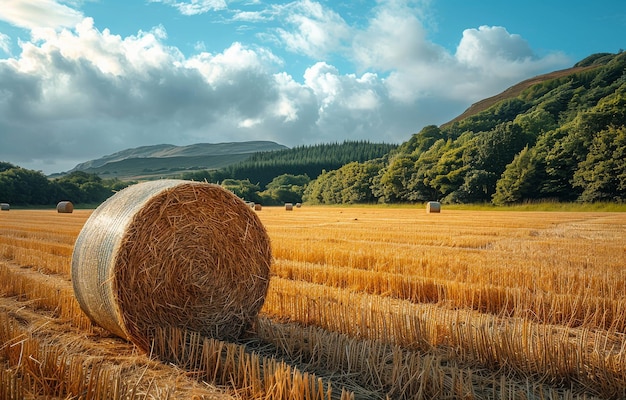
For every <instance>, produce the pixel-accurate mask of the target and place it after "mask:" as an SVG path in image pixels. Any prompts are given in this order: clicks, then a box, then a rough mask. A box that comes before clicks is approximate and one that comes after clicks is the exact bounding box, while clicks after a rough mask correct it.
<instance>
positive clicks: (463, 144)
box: [304, 52, 626, 205]
mask: <svg viewBox="0 0 626 400" xmlns="http://www.w3.org/2000/svg"><path fill="white" fill-rule="evenodd" d="M577 66H584V67H591V68H588V69H585V70H584V71H581V72H577V73H573V74H570V75H567V76H563V77H560V78H557V79H551V80H548V81H544V82H541V83H537V84H535V85H533V86H531V87H529V88H527V89H526V90H524V91H522V92H521V93H520V94H519V95H517V96H515V97H513V98H508V99H503V100H502V101H500V102H498V103H496V104H494V105H493V106H491V107H490V108H488V109H486V110H484V111H482V112H480V113H477V114H475V115H472V116H470V117H467V118H464V119H462V120H460V121H457V122H454V123H452V124H447V125H444V126H441V127H437V126H427V127H425V128H423V129H422V130H421V131H420V132H419V133H417V134H415V135H413V136H412V137H411V138H410V139H409V140H408V141H407V142H405V143H403V144H402V145H401V146H400V147H399V148H398V149H396V150H394V151H392V152H391V153H390V154H389V155H388V156H387V157H386V158H384V159H381V160H372V161H367V162H365V163H361V164H354V163H351V164H348V165H345V166H343V167H342V168H339V169H338V170H336V171H329V172H326V173H324V174H322V175H321V176H320V177H318V178H317V179H316V180H315V181H313V182H311V183H310V184H309V185H308V186H307V188H306V191H305V193H304V199H305V200H306V201H309V202H312V203H326V204H329V203H330V204H332V203H346V202H363V201H366V202H386V203H395V202H424V201H430V200H439V201H442V202H444V203H478V202H480V203H483V202H492V203H494V204H496V205H501V204H512V203H518V202H522V201H534V200H545V199H550V200H556V201H581V202H596V201H609V202H624V201H625V200H626V127H625V125H626V53H624V52H620V53H618V54H596V55H593V56H591V57H588V58H587V59H585V60H583V61H581V62H580V63H578V64H577ZM357 176H358V178H357Z"/></svg>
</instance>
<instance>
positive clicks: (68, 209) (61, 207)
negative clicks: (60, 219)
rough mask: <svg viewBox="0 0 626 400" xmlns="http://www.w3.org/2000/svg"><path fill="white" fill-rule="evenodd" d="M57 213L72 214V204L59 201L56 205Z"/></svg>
mask: <svg viewBox="0 0 626 400" xmlns="http://www.w3.org/2000/svg"><path fill="white" fill-rule="evenodd" d="M57 212H59V213H72V212H74V204H72V202H71V201H59V203H58V204H57Z"/></svg>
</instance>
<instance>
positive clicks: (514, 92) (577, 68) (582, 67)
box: [441, 53, 611, 128]
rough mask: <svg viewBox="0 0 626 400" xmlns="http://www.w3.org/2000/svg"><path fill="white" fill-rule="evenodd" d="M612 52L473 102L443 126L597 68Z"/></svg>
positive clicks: (592, 57) (528, 80) (539, 76)
mask: <svg viewBox="0 0 626 400" xmlns="http://www.w3.org/2000/svg"><path fill="white" fill-rule="evenodd" d="M610 56H611V54H609V53H598V54H594V55H591V56H589V57H587V58H585V59H584V60H582V61H580V62H578V63H576V65H574V66H573V67H572V68H566V69H562V70H559V71H553V72H549V73H547V74H543V75H538V76H535V77H533V78H530V79H526V80H525V81H522V82H520V83H517V84H515V85H513V86H511V87H510V88H508V89H506V90H504V91H503V92H501V93H498V94H496V95H495V96H491V97H488V98H486V99H483V100H480V101H478V102H476V103H474V104H472V105H471V106H470V107H469V108H468V109H467V110H465V111H464V112H463V113H462V114H461V115H459V116H457V117H455V118H453V119H452V120H450V121H449V122H446V123H445V124H443V125H441V127H442V128H444V127H446V126H450V125H452V124H453V123H455V122H459V121H462V120H463V119H465V118H468V117H471V116H472V115H475V114H478V113H480V112H482V111H485V110H487V109H488V108H489V107H491V106H493V105H495V104H497V103H498V102H500V101H503V100H507V99H511V98H514V97H516V96H518V95H520V94H521V93H522V92H523V91H524V90H526V89H528V88H529V87H531V86H533V85H536V84H539V83H542V82H545V81H549V80H552V79H557V78H561V77H564V76H568V75H573V74H576V73H579V72H583V71H586V70H590V69H595V68H599V67H601V66H602V65H603V64H602V62H603V61H606V60H607V59H608V58H610Z"/></svg>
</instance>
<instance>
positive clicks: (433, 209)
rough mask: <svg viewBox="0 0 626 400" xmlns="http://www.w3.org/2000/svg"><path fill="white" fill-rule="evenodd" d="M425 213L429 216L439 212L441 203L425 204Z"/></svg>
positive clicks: (430, 202) (431, 202)
mask: <svg viewBox="0 0 626 400" xmlns="http://www.w3.org/2000/svg"><path fill="white" fill-rule="evenodd" d="M426 212H427V213H429V214H430V213H439V212H441V203H440V202H438V201H429V202H428V203H426Z"/></svg>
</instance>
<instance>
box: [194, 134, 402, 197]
mask: <svg viewBox="0 0 626 400" xmlns="http://www.w3.org/2000/svg"><path fill="white" fill-rule="evenodd" d="M397 147H398V146H397V145H395V144H385V143H370V142H368V141H344V142H343V143H330V144H317V145H310V146H298V147H294V148H291V149H285V150H278V151H264V152H258V153H254V154H253V155H252V156H250V157H249V158H248V159H247V160H245V161H242V162H239V163H236V164H233V165H230V166H228V167H226V168H222V169H219V170H214V171H201V172H192V173H186V174H183V178H184V179H192V180H205V179H206V180H207V181H208V182H221V181H222V180H224V179H236V180H245V179H247V180H249V181H251V182H254V183H256V184H258V185H259V186H260V187H265V186H266V185H267V184H269V183H270V182H271V181H272V180H273V179H274V178H276V177H277V176H280V175H283V174H290V175H306V176H308V177H309V178H310V179H315V178H317V176H318V175H320V174H321V173H322V172H323V171H330V170H335V169H338V168H341V167H342V166H343V165H345V164H347V163H350V162H354V161H356V162H365V161H368V160H372V159H376V158H379V157H382V156H384V155H385V154H388V153H389V152H390V151H392V150H394V149H395V148H397Z"/></svg>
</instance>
